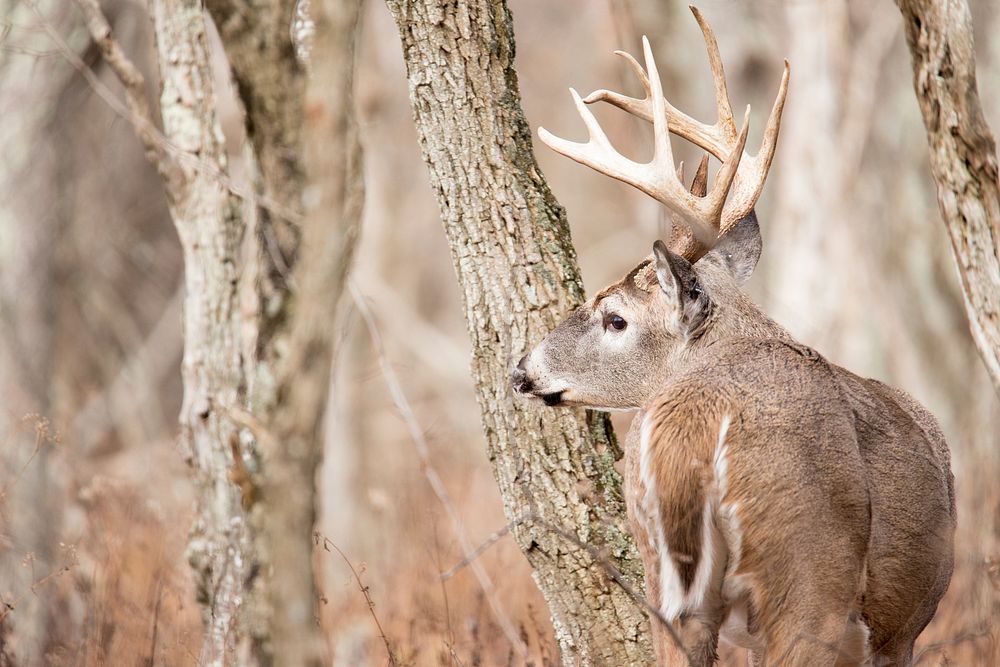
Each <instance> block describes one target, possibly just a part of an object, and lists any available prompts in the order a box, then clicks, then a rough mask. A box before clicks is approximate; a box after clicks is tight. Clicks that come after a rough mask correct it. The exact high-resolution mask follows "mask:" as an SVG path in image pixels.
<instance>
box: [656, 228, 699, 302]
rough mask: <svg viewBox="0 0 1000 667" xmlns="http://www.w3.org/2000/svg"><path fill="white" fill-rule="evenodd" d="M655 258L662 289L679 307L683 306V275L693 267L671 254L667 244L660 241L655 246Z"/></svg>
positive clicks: (657, 278)
mask: <svg viewBox="0 0 1000 667" xmlns="http://www.w3.org/2000/svg"><path fill="white" fill-rule="evenodd" d="M653 258H654V263H655V265H656V280H657V282H659V283H660V289H661V290H663V293H664V294H666V295H667V297H669V298H670V299H672V300H674V301H676V302H677V303H678V305H683V304H682V302H681V296H682V292H683V288H684V281H683V279H682V275H683V274H684V273H686V272H687V271H690V270H691V265H690V264H689V263H688V261H687V260H686V259H684V258H683V257H681V256H680V255H675V254H674V253H672V252H670V250H668V249H667V246H666V244H664V243H663V241H659V240H658V241H656V242H655V243H654V244H653ZM685 265H687V266H685Z"/></svg>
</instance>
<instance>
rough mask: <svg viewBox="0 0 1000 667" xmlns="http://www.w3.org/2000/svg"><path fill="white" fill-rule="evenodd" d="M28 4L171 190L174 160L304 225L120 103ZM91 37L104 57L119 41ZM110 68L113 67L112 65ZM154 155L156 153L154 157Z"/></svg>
mask: <svg viewBox="0 0 1000 667" xmlns="http://www.w3.org/2000/svg"><path fill="white" fill-rule="evenodd" d="M76 1H77V3H78V4H79V5H80V8H81V10H82V11H83V12H84V15H85V16H86V15H87V12H88V11H93V9H92V8H85V7H84V4H85V3H89V2H93V0H76ZM25 2H26V3H27V4H28V6H30V7H31V8H32V10H33V11H34V12H35V15H36V16H37V17H38V19H39V20H40V21H41V23H42V27H43V28H44V29H45V32H46V33H47V34H48V36H49V38H50V39H51V40H52V41H53V42H54V43H55V44H56V46H57V47H58V50H59V52H60V53H61V54H62V56H63V58H65V59H66V60H67V61H68V62H69V63H70V64H71V65H72V66H73V67H74V68H75V69H76V70H77V71H78V72H79V73H80V75H81V76H82V77H83V79H84V81H86V83H87V85H88V86H90V88H91V89H92V90H93V91H94V92H95V93H96V94H97V95H98V97H100V98H101V99H102V100H103V101H104V102H105V103H106V104H107V105H108V107H110V108H111V110H112V111H114V112H115V113H116V114H117V115H118V116H120V117H121V118H123V119H125V120H126V121H128V122H129V123H130V124H131V125H132V126H133V127H134V128H135V129H136V133H137V134H138V135H139V138H140V140H141V141H142V142H143V145H144V147H145V148H146V154H147V157H148V158H149V159H150V161H151V162H152V164H153V166H154V167H156V168H157V170H159V171H160V173H161V174H162V175H163V176H164V179H165V180H166V183H167V185H168V190H169V184H170V183H171V182H172V178H173V176H172V174H174V173H175V172H174V168H175V166H176V165H172V164H171V163H172V162H173V161H174V160H176V161H177V162H178V163H183V164H185V165H187V166H189V167H191V168H192V169H194V170H195V171H197V172H199V173H201V174H204V175H207V176H210V177H212V178H214V179H216V180H217V181H218V182H219V183H220V184H221V185H222V187H224V188H225V189H226V190H227V191H228V192H229V193H230V194H232V195H233V196H235V197H238V198H239V199H240V200H242V201H246V202H253V203H255V204H256V205H257V206H259V207H260V208H262V209H265V210H267V211H268V212H269V213H271V214H272V215H274V216H275V218H279V219H282V220H285V221H287V222H290V223H293V224H296V225H299V224H301V223H302V214H300V213H298V212H297V211H293V210H291V209H290V208H288V207H287V206H283V205H282V204H280V203H279V202H278V201H276V200H275V199H273V198H271V197H267V196H265V195H263V194H256V195H255V194H254V193H253V192H252V190H250V189H247V188H244V187H242V186H240V185H238V184H236V183H235V182H234V181H233V180H232V179H231V178H230V177H229V176H228V175H227V174H225V173H223V172H222V171H220V170H219V169H218V168H217V167H215V166H214V165H212V164H210V163H208V162H206V161H204V160H202V159H201V158H199V157H198V156H197V155H195V154H193V153H190V152H188V151H186V150H184V149H182V148H180V147H179V146H176V145H175V144H174V143H173V142H171V141H170V140H169V139H168V138H167V137H166V136H164V134H163V133H162V132H161V131H160V130H159V128H157V127H156V125H155V123H154V122H153V119H152V113H151V112H150V113H149V116H147V117H143V116H142V115H140V113H141V111H140V112H133V110H132V109H131V108H130V106H131V102H130V103H129V106H126V105H125V104H122V102H121V100H119V99H118V98H117V97H116V96H115V94H114V93H113V92H111V90H110V89H109V88H108V87H107V86H106V85H104V83H102V82H101V80H100V79H99V78H98V77H97V75H96V74H95V73H94V71H93V70H92V69H91V68H90V67H88V66H87V64H86V63H85V62H83V60H82V59H81V58H80V56H79V55H77V53H76V52H75V51H74V50H73V49H71V48H70V47H69V45H68V44H67V43H66V42H65V40H63V39H62V37H61V36H60V35H59V33H58V32H56V30H55V29H54V28H53V27H52V24H51V23H50V22H49V21H48V20H47V19H46V18H45V17H44V16H43V15H42V13H41V11H39V9H38V5H37V4H36V2H35V0H25ZM95 4H96V3H95ZM97 11H98V12H100V8H98V10H97ZM101 18H102V19H103V21H104V24H105V25H106V24H107V19H104V18H103V15H101ZM87 23H88V28H91V23H90V21H89V20H88V22H87ZM99 26H100V24H99V23H95V24H94V27H99ZM91 36H92V38H93V39H94V41H95V42H97V43H98V46H100V47H101V52H102V53H104V50H105V48H109V49H112V47H110V46H109V47H105V46H101V44H100V42H101V41H102V40H103V41H109V42H111V43H114V42H115V39H114V37H113V36H112V35H111V34H110V31H109V32H108V33H103V32H98V33H97V34H94V33H93V32H92V33H91ZM113 52H114V53H115V55H116V58H119V57H120V59H124V60H125V61H126V62H128V61H127V58H126V56H125V55H124V52H123V51H122V50H121V48H120V47H118V46H117V44H115V46H114V48H113ZM108 64H109V65H111V63H110V62H109V63H108ZM130 64H131V63H130ZM118 66H123V64H122V63H121V62H120V61H119V62H118ZM111 67H112V71H114V72H115V75H116V76H119V78H120V74H119V72H118V70H117V69H115V66H114V65H111ZM132 67H133V68H135V66H134V64H132ZM122 85H123V86H125V90H126V98H129V97H130V93H129V89H130V88H129V84H127V83H126V82H125V81H122ZM132 91H133V92H136V91H137V89H136V88H135V87H134V86H133V87H132ZM142 106H143V104H142V103H140V105H139V109H140V110H141V109H142ZM145 107H146V108H147V109H148V108H149V107H148V103H145ZM147 142H149V143H147ZM150 151H152V153H151V152H150ZM164 168H168V171H163V169H164Z"/></svg>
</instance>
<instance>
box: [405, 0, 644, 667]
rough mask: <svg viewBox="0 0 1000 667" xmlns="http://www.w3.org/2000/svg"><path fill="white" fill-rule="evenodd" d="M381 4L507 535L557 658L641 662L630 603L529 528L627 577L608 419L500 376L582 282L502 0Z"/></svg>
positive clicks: (630, 554) (630, 560) (595, 568)
mask: <svg viewBox="0 0 1000 667" xmlns="http://www.w3.org/2000/svg"><path fill="white" fill-rule="evenodd" d="M387 4H388V6H389V9H390V11H391V12H392V14H393V16H394V18H395V20H396V23H397V26H398V28H399V32H400V35H401V38H402V43H403V55H404V59H405V61H406V68H407V73H408V78H409V85H410V100H411V103H412V106H413V112H414V116H415V120H416V125H417V131H418V135H419V139H420V144H421V149H422V152H423V156H424V160H425V161H426V163H427V166H428V168H429V170H430V180H431V185H432V187H433V188H434V190H435V191H436V193H437V196H438V203H439V205H440V207H441V213H442V217H443V222H444V227H445V232H446V233H447V236H448V241H449V244H450V246H451V252H452V259H453V261H454V265H455V270H456V272H457V275H458V280H459V282H460V284H461V287H462V291H463V299H464V303H465V308H466V319H467V323H468V328H469V335H470V337H471V339H472V349H473V359H472V373H473V377H474V378H475V381H476V385H477V391H478V396H479V402H480V407H481V410H482V418H483V427H484V430H485V433H486V440H487V448H488V453H489V457H490V460H491V462H492V465H493V470H494V474H495V476H496V480H497V483H498V484H499V486H500V491H501V494H502V496H503V499H504V509H505V511H506V514H507V517H508V518H509V519H510V520H512V521H515V522H516V523H515V526H514V529H513V534H514V536H515V539H516V540H517V542H518V544H519V546H520V547H521V549H522V551H523V552H524V554H525V556H526V557H527V558H528V560H529V562H530V563H531V565H532V567H533V568H534V577H535V581H536V582H537V584H538V586H539V588H540V589H541V590H542V592H543V594H544V595H545V598H546V600H547V602H548V604H549V609H550V611H551V614H552V620H553V624H554V626H555V631H556V638H557V640H558V642H559V645H560V648H561V651H562V657H563V661H564V663H565V664H567V665H609V664H619V665H625V664H645V663H648V662H649V660H650V650H649V643H648V639H647V634H648V623H647V620H646V618H645V616H644V615H643V613H642V611H640V609H639V608H638V607H637V606H636V605H635V603H634V602H633V601H632V600H631V599H630V598H629V597H628V595H626V594H625V592H623V591H622V590H620V589H619V588H617V587H616V585H615V584H614V583H612V582H611V581H610V580H609V578H608V576H607V573H606V572H605V571H604V569H603V568H602V566H601V565H600V564H598V563H595V562H594V561H593V560H592V559H591V557H590V556H589V555H588V554H587V553H586V552H584V551H582V550H580V549H579V548H578V547H577V546H576V545H573V544H569V543H567V542H566V541H565V540H564V539H563V538H562V537H560V536H558V535H556V534H554V533H553V532H552V531H549V530H547V529H546V528H545V525H544V524H546V523H549V524H556V525H558V526H561V527H563V528H564V529H566V530H569V531H570V532H572V533H574V534H575V535H576V536H577V537H578V538H579V539H580V540H583V541H585V542H588V543H590V544H592V545H594V546H596V547H598V548H601V549H604V550H606V552H607V553H608V556H609V559H610V561H611V562H612V563H613V564H614V565H615V566H616V567H617V568H618V569H620V570H621V571H622V572H623V573H624V575H625V577H626V579H627V580H629V581H631V582H632V583H633V584H634V585H636V586H639V583H640V581H641V577H642V574H641V572H642V570H641V565H640V563H639V559H638V558H637V555H636V551H635V548H634V545H633V544H632V542H631V539H630V538H629V536H628V534H627V532H626V530H625V524H624V517H625V507H624V503H623V500H622V494H621V478H620V476H619V474H618V473H617V472H616V470H615V468H614V461H615V460H616V459H617V458H619V457H620V455H621V450H620V449H619V447H618V445H617V442H616V441H615V437H614V434H613V432H612V430H611V426H610V423H609V421H608V419H607V417H606V416H605V415H602V414H596V413H585V412H584V411H570V410H559V411H552V410H545V409H542V408H538V407H534V406H529V405H526V404H525V403H523V402H519V401H515V400H514V398H513V395H512V391H511V388H510V383H509V380H508V372H509V369H510V367H511V363H512V361H516V360H517V358H519V357H520V356H521V355H522V354H523V353H524V352H525V351H526V350H527V349H528V348H529V347H530V346H531V345H533V344H536V343H537V342H538V341H539V340H540V339H541V338H542V337H543V336H544V335H545V334H546V333H547V332H548V331H549V330H551V329H552V328H553V327H554V326H555V325H556V323H557V322H558V321H559V320H560V319H561V318H562V317H564V316H565V315H566V314H567V313H568V312H569V310H570V309H572V308H574V307H576V306H578V305H579V304H580V303H581V301H582V300H583V290H582V285H581V281H580V275H579V271H578V268H577V265H576V255H575V252H574V250H573V246H572V244H571V242H570V236H569V228H568V225H567V223H566V217H565V212H564V211H563V209H562V207H561V206H559V204H558V202H556V200H555V198H554V197H553V196H552V193H551V192H550V191H549V189H548V186H547V184H546V183H545V180H544V179H543V178H542V176H541V174H540V172H539V168H538V165H537V164H536V162H535V158H534V155H533V153H532V148H531V138H530V130H529V128H528V124H527V122H526V120H525V118H524V114H523V111H522V110H521V106H520V93H519V91H518V86H517V74H516V72H515V71H514V35H513V26H512V22H511V17H510V14H509V12H508V9H507V6H506V3H505V2H504V1H503V0H475V1H473V2H469V3H458V4H454V3H441V2H438V1H436V0H387ZM526 516H527V517H528V519H527V520H524V521H523V522H522V521H519V520H523V519H524V518H525V517H526ZM640 589H641V587H640Z"/></svg>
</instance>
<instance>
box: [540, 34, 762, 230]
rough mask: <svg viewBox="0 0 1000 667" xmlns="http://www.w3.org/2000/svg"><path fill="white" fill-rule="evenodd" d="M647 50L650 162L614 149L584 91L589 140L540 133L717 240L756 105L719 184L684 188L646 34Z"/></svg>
mask: <svg viewBox="0 0 1000 667" xmlns="http://www.w3.org/2000/svg"><path fill="white" fill-rule="evenodd" d="M642 49H643V54H644V55H645V58H646V67H647V68H648V69H649V73H650V77H649V79H648V81H649V83H650V96H649V97H650V100H649V101H650V106H651V109H652V112H651V114H650V119H651V120H652V122H653V159H652V161H651V162H649V163H648V164H641V163H639V162H634V161H632V160H630V159H628V158H627V157H625V156H624V155H622V154H621V153H619V152H618V151H616V150H615V149H614V147H613V146H612V145H611V142H610V141H608V137H607V135H606V134H604V130H602V129H601V126H600V124H599V123H598V122H597V119H596V118H594V114H592V113H591V112H590V109H588V108H587V107H586V106H584V104H583V100H582V99H580V95H579V94H578V93H577V92H576V91H575V90H573V89H572V88H570V93H571V94H572V95H573V101H574V102H575V103H576V108H577V111H578V112H579V114H580V117H581V118H582V119H583V122H584V124H585V125H586V126H587V132H588V133H589V134H590V138H589V140H588V141H587V142H586V143H582V144H581V143H577V142H575V141H568V140H566V139H561V138H559V137H557V136H555V135H553V134H552V133H550V132H549V131H548V130H546V129H545V128H543V127H540V128H538V136H539V137H540V138H541V140H542V141H544V142H545V143H546V144H547V145H548V146H549V147H550V148H552V149H553V150H555V151H556V152H558V153H562V154H563V155H565V156H566V157H568V158H571V159H573V160H576V161H577V162H579V163H580V164H585V165H587V166H588V167H590V168H592V169H595V170H597V171H599V172H601V173H603V174H607V175H608V176H611V177H612V178H617V179H618V180H620V181H624V182H625V183H628V184H629V185H633V186H635V187H637V188H638V189H640V190H642V191H643V192H645V193H646V194H648V195H649V196H651V197H653V198H654V199H656V200H657V201H659V202H661V203H663V204H665V205H666V206H668V207H670V208H671V209H673V210H674V211H675V212H676V213H677V214H679V215H680V216H682V217H683V218H684V219H685V220H686V222H687V223H688V224H689V226H690V227H691V228H692V229H693V230H694V232H695V234H696V236H698V237H699V238H700V239H702V240H703V241H704V242H706V243H711V242H712V241H714V240H715V238H716V237H717V236H718V234H719V221H720V220H721V217H722V211H723V207H724V205H725V203H726V195H728V194H729V188H730V186H731V185H732V182H733V178H734V177H735V176H736V168H737V167H738V166H739V163H740V157H741V156H742V154H743V146H744V144H745V143H746V139H747V130H748V129H749V122H750V121H749V118H750V107H749V106H748V107H747V110H746V115H745V117H744V119H743V129H742V130H741V132H740V134H739V137H738V139H737V141H736V146H735V148H734V150H733V151H732V153H731V155H729V156H727V157H728V159H724V160H723V165H722V169H721V170H720V171H719V175H718V177H717V179H716V183H715V186H714V187H713V188H712V190H711V191H710V192H709V193H708V195H707V196H705V197H696V196H694V195H693V194H691V193H690V192H688V191H687V189H686V188H685V187H684V184H683V183H681V181H680V179H678V178H677V174H676V173H675V172H674V156H673V151H672V150H671V149H670V133H669V130H668V126H669V120H668V115H667V102H666V100H665V99H663V90H662V88H661V85H660V76H659V74H658V73H657V70H656V62H655V61H654V60H653V53H652V51H651V50H650V48H649V40H647V39H646V38H645V37H643V38H642Z"/></svg>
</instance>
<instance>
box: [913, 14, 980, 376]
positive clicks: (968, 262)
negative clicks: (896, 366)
mask: <svg viewBox="0 0 1000 667" xmlns="http://www.w3.org/2000/svg"><path fill="white" fill-rule="evenodd" d="M896 4H897V5H899V9H900V11H901V12H902V14H903V24H904V27H905V31H906V43H907V44H908V45H909V47H910V54H911V56H912V58H913V86H914V89H915V90H916V94H917V102H918V103H919V105H920V111H921V113H922V114H923V117H924V125H925V127H926V128H927V140H928V142H929V144H930V149H931V156H930V157H931V169H932V171H933V173H934V180H935V182H936V183H937V189H938V207H939V208H940V210H941V217H942V218H944V222H945V226H946V227H947V229H948V235H949V237H950V238H951V247H952V252H953V253H954V256H955V264H956V265H957V266H958V272H959V276H960V277H961V281H962V292H963V295H964V296H965V309H966V313H967V315H968V317H969V327H970V329H971V331H972V337H973V340H975V342H976V346H977V347H978V348H979V353H980V355H981V356H982V358H983V363H985V365H986V368H987V370H988V371H989V373H990V377H991V378H992V379H993V384H994V387H995V388H996V389H997V391H1000V296H998V295H1000V182H998V180H997V178H998V172H997V149H996V141H995V139H994V138H993V133H992V132H991V131H990V128H989V126H988V125H987V123H986V119H985V117H984V116H983V110H982V106H981V104H980V102H979V91H978V89H977V86H976V58H975V51H974V46H973V33H972V15H971V13H970V11H969V6H968V3H967V2H965V0H949V1H947V2H946V1H944V0H896Z"/></svg>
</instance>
